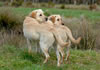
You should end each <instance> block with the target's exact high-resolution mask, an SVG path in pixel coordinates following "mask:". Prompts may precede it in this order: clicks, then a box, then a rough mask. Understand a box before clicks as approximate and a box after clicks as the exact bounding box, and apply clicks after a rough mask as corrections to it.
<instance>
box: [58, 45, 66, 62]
mask: <svg viewBox="0 0 100 70" xmlns="http://www.w3.org/2000/svg"><path fill="white" fill-rule="evenodd" d="M57 48H58V50H59V52H60V53H61V56H62V61H61V63H63V61H64V57H65V53H64V50H63V48H64V47H61V46H60V45H57Z"/></svg>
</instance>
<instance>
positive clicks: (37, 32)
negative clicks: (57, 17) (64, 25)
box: [23, 9, 68, 63]
mask: <svg viewBox="0 0 100 70" xmlns="http://www.w3.org/2000/svg"><path fill="white" fill-rule="evenodd" d="M40 14H42V16H40ZM44 19H45V16H44V14H43V12H42V10H40V9H39V10H35V11H32V12H31V13H30V14H29V16H27V17H26V18H25V20H24V22H23V32H24V36H25V38H26V39H27V44H28V49H29V52H30V51H31V44H30V40H36V41H38V42H39V44H40V48H41V49H42V51H43V53H44V54H45V56H46V59H45V61H44V63H46V62H47V60H48V58H49V57H50V56H49V54H48V49H49V48H50V47H51V46H52V45H53V43H54V42H56V41H57V44H59V45H60V46H61V47H63V46H66V45H68V43H67V42H64V41H63V40H62V39H61V37H60V35H59V34H58V31H57V30H56V28H53V27H50V26H48V25H47V24H40V22H43V21H44Z"/></svg>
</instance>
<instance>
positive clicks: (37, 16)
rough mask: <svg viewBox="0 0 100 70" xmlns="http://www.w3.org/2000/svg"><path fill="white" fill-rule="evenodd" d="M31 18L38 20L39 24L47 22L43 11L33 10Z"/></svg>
mask: <svg viewBox="0 0 100 70" xmlns="http://www.w3.org/2000/svg"><path fill="white" fill-rule="evenodd" d="M29 16H30V17H32V18H34V19H36V20H37V21H39V22H43V21H45V15H44V12H43V10H42V9H37V10H33V11H32V12H31V13H30V14H29Z"/></svg>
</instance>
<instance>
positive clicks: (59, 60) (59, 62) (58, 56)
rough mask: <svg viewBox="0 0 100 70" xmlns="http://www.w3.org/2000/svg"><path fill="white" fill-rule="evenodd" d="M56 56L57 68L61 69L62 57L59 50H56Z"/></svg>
mask: <svg viewBox="0 0 100 70" xmlns="http://www.w3.org/2000/svg"><path fill="white" fill-rule="evenodd" d="M56 55H57V66H58V67H59V66H60V65H61V57H60V53H59V51H58V48H57V49H56Z"/></svg>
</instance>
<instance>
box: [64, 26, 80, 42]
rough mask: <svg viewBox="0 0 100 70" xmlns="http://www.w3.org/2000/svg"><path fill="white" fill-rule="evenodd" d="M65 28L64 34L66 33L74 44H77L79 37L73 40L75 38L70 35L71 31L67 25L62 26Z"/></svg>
mask: <svg viewBox="0 0 100 70" xmlns="http://www.w3.org/2000/svg"><path fill="white" fill-rule="evenodd" d="M64 29H66V34H67V35H68V37H69V39H70V40H71V41H72V42H73V43H74V44H79V43H80V41H81V37H79V38H78V39H76V40H75V38H74V37H73V36H72V32H71V30H70V29H69V28H68V27H64Z"/></svg>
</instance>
